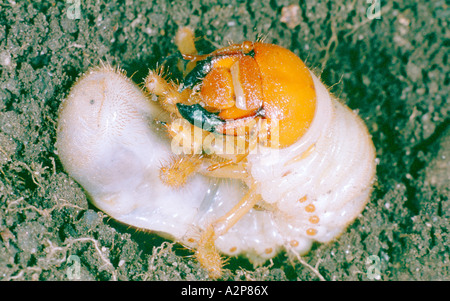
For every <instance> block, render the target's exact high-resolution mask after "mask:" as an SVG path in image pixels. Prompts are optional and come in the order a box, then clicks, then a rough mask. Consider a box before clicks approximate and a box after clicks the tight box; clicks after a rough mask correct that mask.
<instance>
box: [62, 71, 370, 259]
mask: <svg viewBox="0 0 450 301" xmlns="http://www.w3.org/2000/svg"><path fill="white" fill-rule="evenodd" d="M314 82H315V86H316V93H317V100H318V102H317V109H316V115H315V118H314V120H313V122H312V125H311V127H310V129H309V130H308V132H307V133H306V134H305V135H304V136H303V137H302V138H301V139H300V140H299V141H298V142H296V143H295V144H294V145H292V146H290V147H288V148H285V149H281V150H273V149H262V152H258V153H255V154H251V155H250V156H249V157H248V161H249V173H250V174H251V175H252V177H253V179H255V180H256V181H257V182H258V183H259V187H258V189H259V193H261V195H262V197H263V199H264V202H263V203H261V204H260V205H261V206H260V207H261V208H263V209H260V210H256V209H252V210H250V212H249V213H248V214H246V215H245V216H244V217H243V218H242V219H241V220H239V221H238V222H237V224H235V225H234V226H233V227H232V228H231V229H230V230H229V231H228V232H227V233H226V234H225V235H223V236H220V237H219V238H218V239H217V240H216V247H217V248H218V249H219V251H221V252H222V253H224V254H228V255H237V254H245V255H247V256H248V257H249V258H250V260H252V261H253V262H254V263H261V262H263V261H264V260H266V259H267V258H271V257H273V256H274V255H275V254H276V253H277V252H278V251H279V250H280V249H282V248H283V247H285V246H289V248H290V249H291V250H295V251H296V252H299V253H305V252H307V251H308V250H309V249H310V247H311V244H312V242H313V241H319V242H328V241H331V240H332V239H333V238H335V237H337V236H338V235H339V234H340V233H342V231H343V230H344V229H345V228H346V226H347V225H348V224H349V223H350V222H352V221H353V220H354V219H355V218H356V216H357V215H358V214H359V213H361V211H362V210H363V208H364V206H365V204H366V202H367V201H368V199H369V196H370V192H371V187H372V183H373V180H374V175H375V151H374V147H373V143H372V141H371V138H370V135H369V134H368V132H367V129H366V127H365V125H364V123H363V122H362V121H361V120H360V118H359V117H358V116H357V115H356V114H354V113H353V112H352V111H350V110H349V109H348V108H346V107H345V106H343V105H342V104H340V103H339V102H337V101H336V100H334V99H332V98H330V96H329V93H328V91H327V89H326V88H325V87H324V86H323V85H322V84H321V83H320V82H319V80H318V79H317V78H315V77H314ZM91 100H94V102H91ZM166 118H167V116H165V114H164V113H163V112H162V111H161V110H160V109H159V108H158V107H157V105H156V104H154V103H153V102H152V101H151V100H149V99H148V98H146V97H145V96H144V95H143V93H142V92H141V91H140V89H139V88H138V87H137V86H136V85H135V84H134V83H132V82H131V80H129V79H128V78H126V76H124V75H123V74H121V73H119V72H116V71H115V70H113V69H112V68H111V67H103V68H96V69H93V70H92V71H90V72H89V73H87V74H86V75H85V76H83V77H82V78H81V79H80V80H79V81H78V82H77V83H76V85H75V86H74V87H73V89H72V90H71V92H70V95H69V96H68V97H67V99H65V100H64V102H63V103H62V106H61V110H60V116H59V124H58V137H57V147H58V153H59V157H60V159H61V162H62V163H63V165H64V167H65V169H66V170H67V172H68V173H69V174H70V175H71V176H72V177H73V178H74V179H75V180H76V181H78V182H79V183H80V184H81V185H82V186H83V187H84V188H85V189H86V191H87V192H88V193H89V195H90V196H91V198H92V201H93V203H94V204H95V205H96V206H97V207H98V208H99V209H101V210H103V211H105V212H106V213H108V214H109V215H111V216H112V217H113V218H115V219H117V220H119V221H121V222H124V223H127V224H129V225H132V226H135V227H139V228H145V229H148V230H152V231H155V232H158V233H162V234H163V235H166V236H169V237H172V238H173V239H175V240H176V241H178V242H181V243H183V244H186V245H189V246H194V247H195V242H193V241H195V240H196V239H198V237H199V233H200V231H201V229H204V227H206V225H208V224H209V223H211V222H212V221H214V220H216V219H217V218H219V217H221V216H222V215H224V214H225V213H226V212H228V211H229V210H230V209H231V208H232V207H233V206H234V205H235V204H236V203H238V202H239V200H240V199H241V197H242V196H243V195H244V194H245V191H246V189H247V188H246V185H245V184H244V183H241V182H239V181H237V180H221V181H218V180H217V179H209V178H206V177H204V176H202V175H195V176H194V177H193V178H192V179H190V180H189V182H188V183H187V185H186V186H185V187H183V188H181V189H173V188H170V187H167V186H165V185H164V184H163V183H162V182H161V180H160V179H159V176H158V175H159V168H160V164H161V162H164V161H165V160H166V159H167V158H168V157H170V156H171V155H172V152H171V149H170V141H169V140H168V139H167V138H166V135H165V133H163V132H162V131H161V130H159V127H158V126H157V125H156V124H155V122H154V121H155V120H156V119H157V120H164V119H166ZM311 204H312V205H314V210H313V211H311V208H312V207H311V206H309V207H307V206H308V205H311ZM307 208H308V209H307ZM313 215H314V216H316V217H317V218H318V219H317V218H316V219H313V221H314V223H312V222H311V221H310V220H311V216H313ZM311 229H313V230H311ZM311 234H313V235H311Z"/></svg>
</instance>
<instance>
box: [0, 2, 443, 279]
mask: <svg viewBox="0 0 450 301" xmlns="http://www.w3.org/2000/svg"><path fill="white" fill-rule="evenodd" d="M67 2H68V1H55V2H53V1H42V3H40V1H25V0H15V1H12V0H4V1H2V2H1V3H0V179H1V182H0V279H3V280H12V279H17V280H67V279H92V280H109V279H122V280H155V279H159V280H166V279H167V280H181V279H186V280H193V279H206V277H207V275H206V273H205V271H203V270H202V269H201V268H200V267H199V265H198V263H196V262H195V261H194V260H193V258H192V257H190V255H191V253H190V252H189V251H187V250H184V249H183V248H182V247H181V246H179V245H173V244H171V243H170V242H167V241H164V240H162V239H160V238H158V237H157V236H155V235H150V234H148V233H144V232H142V231H136V230H135V229H129V228H128V227H126V226H123V225H119V224H117V223H115V222H113V221H111V220H110V219H109V218H108V217H107V216H105V215H104V214H102V213H101V212H98V211H96V210H95V209H94V208H92V207H91V206H90V205H89V204H88V201H87V199H86V196H85V195H84V193H83V191H82V188H81V187H80V186H79V185H78V184H77V183H75V182H74V181H73V180H72V179H70V177H69V176H68V175H67V174H66V173H65V172H64V170H63V169H62V166H61V164H60V162H59V160H58V156H57V154H56V153H55V147H54V143H55V128H56V121H57V110H58V107H59V104H60V103H61V100H62V99H63V98H64V97H65V96H66V95H67V93H68V91H69V88H70V87H71V85H72V84H73V83H74V82H75V81H76V78H77V77H78V76H79V75H80V74H82V73H83V72H85V71H86V70H87V69H88V68H89V67H92V66H95V65H97V64H99V63H100V62H101V61H108V62H110V63H111V64H112V65H114V66H119V67H121V68H123V69H125V70H126V71H127V74H129V75H132V74H133V79H134V80H135V81H136V82H137V83H139V82H141V81H142V78H143V77H144V76H145V75H146V73H147V70H148V69H149V68H154V67H155V66H156V62H157V61H158V60H159V59H161V58H162V57H163V56H166V55H168V54H172V53H174V52H175V51H176V49H175V47H174V45H173V40H172V38H173V36H174V34H175V32H176V29H177V28H178V26H186V25H187V26H190V27H192V28H194V29H195V30H196V32H197V34H198V35H199V36H201V37H204V38H206V39H207V40H209V41H210V42H212V43H214V44H215V45H216V46H223V45H226V44H227V43H228V41H230V40H232V41H234V42H239V41H242V40H244V39H251V40H254V39H255V38H257V37H258V36H260V35H263V36H264V37H265V38H266V41H267V42H272V43H276V44H279V45H282V46H284V47H287V48H289V49H291V50H292V51H294V52H295V53H296V54H298V55H299V56H300V57H301V58H302V59H303V60H304V61H305V62H306V63H307V65H308V66H309V67H310V68H311V69H312V70H314V71H315V72H316V73H317V74H319V75H321V77H322V80H323V81H324V82H325V83H326V84H327V85H328V86H330V87H331V91H332V92H333V93H334V94H335V95H336V96H338V97H339V98H340V99H342V101H344V102H346V103H347V104H348V105H349V106H350V107H351V108H352V109H356V110H359V114H360V115H361V117H362V118H363V119H364V121H365V122H366V124H367V126H368V128H369V130H370V132H371V134H372V135H373V140H374V143H375V145H376V148H377V157H378V159H379V165H378V169H377V176H378V181H377V184H376V187H375V191H374V193H373V196H372V199H371V201H370V203H369V204H368V206H367V208H366V209H365V211H364V212H363V214H362V216H361V217H360V218H359V219H357V220H356V222H355V223H354V224H353V225H351V226H350V228H349V229H348V231H347V232H346V233H345V234H343V235H342V236H341V237H340V238H339V239H338V240H337V241H335V242H333V243H331V244H328V245H317V246H314V248H313V250H312V251H311V252H310V253H309V254H308V255H307V256H305V257H303V258H302V260H303V262H299V261H298V260H297V259H289V258H287V257H286V254H281V255H279V256H278V257H277V258H275V259H274V260H273V262H272V263H270V262H269V263H267V264H266V266H264V267H260V268H258V269H256V270H255V269H253V267H252V266H251V265H250V264H249V263H248V262H247V261H246V260H245V259H242V258H239V259H230V261H229V265H228V266H227V268H228V269H229V270H228V271H226V273H225V276H224V279H229V280H232V279H240V280H248V279H258V280H296V279H301V280H317V279H321V278H323V279H326V280H370V279H382V280H444V279H445V280H450V275H449V267H450V259H449V253H450V247H449V241H450V239H449V232H450V201H449V183H450V178H449V177H450V168H449V163H448V162H449V158H450V154H449V152H450V130H449V128H450V127H449V125H450V122H449V120H450V119H449V117H448V114H449V108H450V105H449V102H448V93H449V81H450V78H449V67H448V66H449V62H448V59H449V58H448V55H449V53H450V51H449V46H450V33H449V28H450V26H449V24H448V20H449V19H450V18H449V16H450V12H449V6H448V5H447V4H445V3H446V1H423V0H422V1H412V0H407V1H399V2H398V3H390V2H389V3H388V1H382V2H381V12H380V13H381V16H380V18H379V19H370V18H368V15H367V12H368V10H369V12H372V10H370V9H369V8H370V5H371V4H368V3H367V1H343V0H340V1H336V2H331V1H323V0H320V1H298V3H297V2H295V1H288V0H284V1H268V0H263V1H248V2H246V1H243V0H231V1H217V2H215V1H198V0H196V1H164V0H153V1H131V0H126V1H119V0H117V1H108V2H106V1H103V0H101V1H92V0H81V1H80V3H81V11H80V12H81V13H80V15H79V18H78V19H70V18H69V17H71V16H73V12H74V11H72V10H70V9H69V8H70V7H71V5H76V2H77V1H73V2H74V3H75V4H69V3H67ZM98 3H100V4H98ZM187 3H188V4H187ZM200 3H202V4H200ZM295 3H297V4H299V6H300V10H299V11H298V15H297V18H294V19H292V20H291V21H290V22H289V23H283V22H281V21H282V20H284V19H282V8H283V7H284V6H288V5H290V4H295ZM68 9H69V10H68ZM75 17H76V16H75Z"/></svg>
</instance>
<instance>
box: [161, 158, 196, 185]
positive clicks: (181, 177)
mask: <svg viewBox="0 0 450 301" xmlns="http://www.w3.org/2000/svg"><path fill="white" fill-rule="evenodd" d="M201 162H202V158H201V156H199V155H181V156H176V157H173V158H170V160H169V161H168V162H167V163H166V164H164V165H163V166H161V168H160V169H159V178H160V179H161V181H162V182H163V183H164V184H166V185H168V186H170V187H174V188H178V187H181V186H183V185H185V184H186V181H187V180H188V178H189V177H190V176H191V175H193V174H194V173H195V172H197V171H198V170H199V168H200V166H201Z"/></svg>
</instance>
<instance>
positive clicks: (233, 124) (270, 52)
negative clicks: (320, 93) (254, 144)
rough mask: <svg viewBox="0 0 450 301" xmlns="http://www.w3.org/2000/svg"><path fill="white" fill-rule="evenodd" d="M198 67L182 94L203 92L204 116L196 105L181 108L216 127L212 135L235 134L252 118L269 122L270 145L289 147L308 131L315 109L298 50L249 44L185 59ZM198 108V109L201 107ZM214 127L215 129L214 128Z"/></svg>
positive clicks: (311, 87) (312, 89)
mask: <svg viewBox="0 0 450 301" xmlns="http://www.w3.org/2000/svg"><path fill="white" fill-rule="evenodd" d="M183 57H184V58H185V59H187V60H190V61H196V62H197V65H196V66H195V68H193V69H192V71H191V72H190V73H188V74H187V75H186V77H185V79H184V82H183V85H182V86H181V90H185V89H193V90H199V94H200V99H201V101H202V107H203V109H204V110H202V111H201V112H200V111H199V110H197V109H196V107H194V106H193V105H186V104H182V103H179V104H177V106H178V109H179V112H180V114H181V115H182V117H184V118H185V119H187V120H188V121H193V120H194V118H193V115H194V114H197V115H199V113H201V114H200V116H201V117H202V118H204V119H205V120H211V124H209V123H208V124H202V125H204V126H206V127H208V130H209V131H215V132H218V133H222V134H227V135H236V132H237V131H238V129H239V127H242V126H243V124H244V125H248V122H244V121H248V120H249V119H253V120H254V119H257V118H258V119H262V120H265V121H266V122H267V124H268V129H267V130H268V132H269V133H270V135H269V136H268V139H269V140H270V141H269V142H270V143H267V145H268V146H270V147H273V148H284V147H287V146H290V145H292V144H293V143H295V142H296V141H297V140H298V139H299V138H300V137H302V135H303V134H304V133H305V132H306V131H307V130H308V128H309V126H310V125H311V122H312V120H313V117H314V113H315V108H316V94H315V87H314V82H313V79H312V77H311V74H310V71H309V70H308V68H307V67H306V66H305V64H304V63H303V61H302V60H301V59H300V58H299V57H298V56H296V55H295V54H294V53H293V52H291V51H289V50H287V49H285V48H283V47H280V46H277V45H272V44H267V43H261V42H254V43H253V42H249V41H245V42H243V43H242V44H233V45H230V46H228V47H224V48H221V49H218V50H216V51H214V52H212V53H210V54H208V55H184V56H183ZM197 108H198V106H197ZM211 129H212V130H211Z"/></svg>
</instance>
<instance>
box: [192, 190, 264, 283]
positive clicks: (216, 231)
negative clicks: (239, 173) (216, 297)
mask: <svg viewBox="0 0 450 301" xmlns="http://www.w3.org/2000/svg"><path fill="white" fill-rule="evenodd" d="M259 200H261V195H260V194H257V193H256V185H255V184H254V185H253V186H252V187H250V189H249V191H248V192H247V193H246V195H245V196H244V197H243V198H242V199H241V200H240V201H239V203H238V204H236V205H235V206H234V207H233V208H232V209H231V210H230V211H229V212H228V213H227V214H225V215H224V216H222V217H220V218H219V219H217V220H216V221H214V222H213V223H211V224H210V225H208V226H207V227H206V230H205V231H204V232H203V233H202V235H201V236H200V240H199V243H198V248H197V250H196V252H195V256H196V258H197V260H198V262H200V264H201V265H202V266H203V267H204V268H205V269H207V270H208V271H209V273H210V275H211V277H213V278H219V277H220V276H221V272H222V266H223V262H222V259H221V257H220V254H219V252H218V251H217V249H216V247H215V243H214V242H215V240H216V239H217V238H218V237H219V236H221V235H224V234H225V233H227V231H228V230H229V229H230V228H231V227H233V226H234V225H235V224H236V223H237V222H238V221H239V220H240V219H241V218H242V217H243V216H244V215H245V214H247V213H248V211H249V210H250V209H252V208H253V206H255V204H256V203H257V202H258V201H259Z"/></svg>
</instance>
